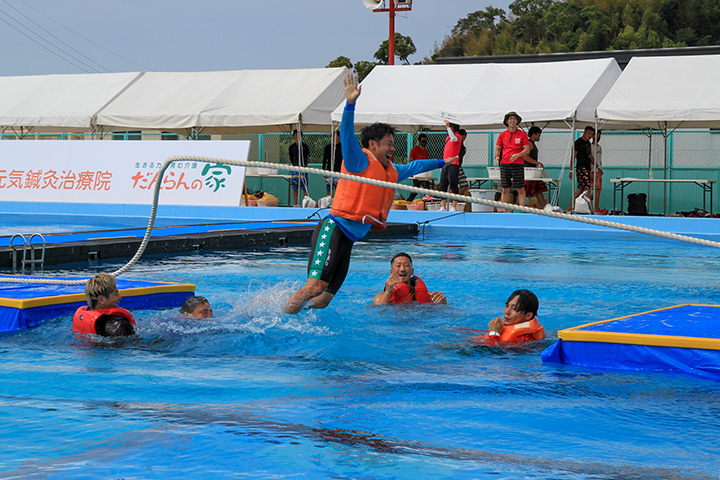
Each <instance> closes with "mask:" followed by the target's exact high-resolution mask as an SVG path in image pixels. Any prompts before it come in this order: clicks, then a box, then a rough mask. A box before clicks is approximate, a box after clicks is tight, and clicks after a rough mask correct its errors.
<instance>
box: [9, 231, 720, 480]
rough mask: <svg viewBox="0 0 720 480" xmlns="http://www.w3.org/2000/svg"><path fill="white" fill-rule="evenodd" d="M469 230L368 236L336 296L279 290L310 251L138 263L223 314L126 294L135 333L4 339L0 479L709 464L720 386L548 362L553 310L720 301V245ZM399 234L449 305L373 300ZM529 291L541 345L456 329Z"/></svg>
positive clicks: (583, 471)
mask: <svg viewBox="0 0 720 480" xmlns="http://www.w3.org/2000/svg"><path fill="white" fill-rule="evenodd" d="M465 232H466V231H462V230H461V229H458V230H457V233H453V234H450V235H432V236H431V235H428V236H425V237H423V236H418V237H416V238H410V239H405V240H395V241H388V240H383V241H372V242H362V243H358V244H357V245H356V247H355V250H354V255H353V263H352V266H351V272H350V275H349V276H348V279H347V281H346V284H345V286H344V287H343V289H342V290H341V291H340V292H339V294H338V295H337V297H336V298H335V300H334V301H333V302H332V303H331V305H330V307H329V308H328V309H325V310H321V311H305V312H302V313H300V314H298V315H294V316H290V315H285V314H283V313H281V310H280V305H281V304H282V300H283V299H284V298H286V296H287V294H288V293H289V292H290V291H292V290H293V289H294V288H295V287H297V286H298V285H299V282H300V281H301V279H302V278H303V274H304V272H305V265H306V261H307V252H308V249H307V248H275V249H266V250H259V251H244V252H221V253H212V252H205V253H202V254H193V255H184V256H173V257H165V258H145V259H143V260H142V261H141V262H140V264H139V265H138V266H137V267H135V268H134V269H133V270H131V272H130V273H128V274H127V275H126V277H127V278H132V279H139V280H164V281H175V282H189V283H195V284H196V285H197V294H198V295H204V296H206V297H208V298H209V299H210V300H211V302H212V304H213V308H214V310H215V313H216V316H217V317H218V318H217V319H216V320H215V321H213V322H202V323H200V322H193V321H189V320H182V319H178V318H177V317H176V316H175V315H174V313H173V312H169V311H165V312H149V311H143V312H135V313H136V314H137V315H136V317H137V318H139V325H140V328H139V335H138V336H137V338H132V339H123V340H116V341H112V342H103V343H92V342H89V341H87V340H86V339H79V338H76V337H75V336H74V335H73V334H72V332H71V331H70V321H69V319H58V320H55V321H51V322H49V323H47V324H45V325H43V326H41V327H39V328H35V329H32V330H28V331H24V332H21V333H17V334H13V335H7V336H5V337H2V338H0V412H2V415H0V432H2V433H3V438H4V439H5V441H4V442H2V443H1V444H0V471H2V472H4V473H3V474H2V475H1V476H4V477H12V478H39V477H43V478H52V479H63V478H73V479H75V478H121V477H122V478H200V477H202V478H204V479H214V478H268V477H274V478H324V477H331V478H373V479H385V478H461V479H463V478H468V479H469V478H481V479H511V478H513V479H514V478H526V479H550V478H552V479H580V478H583V479H584V478H593V479H597V478H600V479H623V480H625V479H649V478H673V479H675V478H708V479H710V478H712V479H716V478H717V477H718V473H719V469H720V467H718V462H717V459H718V453H720V452H719V450H720V447H718V442H717V436H718V431H720V395H719V394H720V384H718V383H717V382H712V381H709V380H704V379H699V378H692V377H685V376H680V375H669V374H662V373H657V374H645V373H623V372H608V371H593V370H588V369H581V368H576V367H568V366H558V365H544V364H543V363H542V362H541V359H540V352H541V351H542V349H543V348H544V347H545V346H547V345H549V344H550V343H551V342H552V341H554V340H555V339H556V338H557V331H558V330H560V329H562V328H567V327H570V326H574V325H578V324H580V323H585V322H588V321H592V320H602V319H607V318H614V317H617V316H620V315H624V314H630V313H637V312H642V311H646V310H650V309H653V308H657V307H663V306H670V305H676V304H681V303H690V302H693V303H715V304H717V303H720V276H718V275H717V272H718V270H720V259H719V258H718V255H717V251H716V250H713V249H710V248H706V247H698V246H694V245H688V244H681V243H677V242H672V241H668V240H662V239H656V238H650V237H645V236H640V235H634V234H626V233H616V232H608V233H598V232H563V233H553V232H543V231H534V232H533V233H532V234H530V235H529V236H522V235H517V234H511V233H509V232H511V231H510V230H500V229H486V230H482V231H481V232H480V233H477V234H472V235H468V234H467V233H465ZM401 250H402V251H406V252H408V253H410V254H411V255H412V256H413V258H414V266H415V269H416V273H417V274H418V275H419V276H421V277H423V278H424V280H425V281H426V283H427V284H428V286H429V288H430V289H431V290H435V289H438V290H442V291H443V292H444V293H446V294H447V296H448V298H449V300H450V303H451V305H450V306H446V307H443V306H415V307H406V306H401V307H371V306H369V304H370V302H371V299H372V297H373V295H374V294H375V293H377V291H379V290H380V289H381V288H382V285H383V282H384V280H385V278H386V277H387V275H388V273H389V256H391V255H392V254H393V253H396V252H397V251H401ZM116 266H118V265H116V264H103V265H102V267H101V268H102V269H105V270H110V269H113V268H114V267H116ZM93 271H96V270H88V273H92V272H93ZM517 288H530V289H531V290H533V291H534V292H535V293H536V294H537V295H538V297H539V299H540V311H539V318H540V320H541V322H542V323H543V325H544V326H545V329H546V332H547V334H548V338H547V339H546V341H543V342H539V343H538V344H536V345H533V346H529V347H526V348H516V349H511V350H504V349H500V348H487V347H482V346H475V345H473V344H471V343H469V342H468V341H467V338H468V337H469V336H470V334H469V333H468V332H467V331H464V330H462V329H459V328H457V327H461V328H462V327H465V328H484V327H485V326H486V324H487V322H488V321H489V320H490V319H491V318H492V317H494V316H496V315H498V314H500V313H501V309H502V306H503V304H504V301H505V300H506V298H507V296H508V295H509V294H510V292H512V291H513V290H515V289H517ZM121 305H122V303H121Z"/></svg>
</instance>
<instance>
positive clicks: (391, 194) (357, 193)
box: [330, 148, 398, 230]
mask: <svg viewBox="0 0 720 480" xmlns="http://www.w3.org/2000/svg"><path fill="white" fill-rule="evenodd" d="M363 152H365V154H366V155H367V157H368V167H367V168H366V169H365V170H363V171H362V172H360V173H352V172H348V171H347V170H346V169H345V162H343V165H342V169H341V170H340V171H341V172H342V173H347V174H349V175H356V176H358V177H365V178H372V179H375V180H383V181H386V182H392V183H397V180H398V172H397V169H396V168H395V165H393V164H392V162H388V166H387V168H385V167H383V166H382V163H380V161H379V160H378V159H376V158H375V156H374V155H373V154H372V153H370V150H368V149H367V148H363ZM394 198H395V190H394V189H392V188H386V187H380V186H377V185H370V184H369V183H360V182H353V181H352V180H346V179H344V178H341V179H340V180H339V181H338V186H337V190H336V191H335V198H333V203H332V209H331V210H330V215H333V216H338V217H342V218H347V219H348V220H355V221H356V222H362V223H372V227H371V228H372V229H373V230H385V220H387V216H388V212H389V211H390V207H391V206H392V203H393V199H394Z"/></svg>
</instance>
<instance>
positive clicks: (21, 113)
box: [0, 72, 142, 135]
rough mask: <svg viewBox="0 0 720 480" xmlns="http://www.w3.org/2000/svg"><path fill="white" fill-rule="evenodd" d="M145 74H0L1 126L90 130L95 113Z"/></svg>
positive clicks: (29, 129)
mask: <svg viewBox="0 0 720 480" xmlns="http://www.w3.org/2000/svg"><path fill="white" fill-rule="evenodd" d="M141 76H142V73H139V72H130V73H101V74H81V75H35V76H26V77H0V129H2V130H4V131H7V130H10V131H14V132H16V133H19V134H21V135H22V134H25V133H28V132H43V131H46V132H48V131H49V132H53V133H60V132H89V131H90V130H91V128H92V118H93V116H94V115H95V114H96V113H97V112H98V111H99V110H101V109H102V108H103V107H104V106H105V105H107V104H108V103H109V102H111V101H112V100H113V99H115V98H116V97H117V96H118V95H119V94H121V93H122V92H123V91H124V90H125V89H126V88H128V87H129V86H130V85H132V84H133V82H135V81H136V80H137V79H138V78H140V77H141Z"/></svg>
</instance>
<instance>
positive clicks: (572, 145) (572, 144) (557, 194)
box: [552, 112, 577, 210]
mask: <svg viewBox="0 0 720 480" xmlns="http://www.w3.org/2000/svg"><path fill="white" fill-rule="evenodd" d="M576 118H577V112H575V114H574V115H573V121H572V130H571V132H570V171H571V172H572V168H573V158H574V155H573V154H574V152H575V120H576ZM566 165H567V164H566V163H565V162H563V165H562V168H561V169H560V175H559V177H560V178H558V188H557V189H555V196H554V197H555V198H553V201H552V204H553V205H556V206H557V205H558V204H559V203H560V188H561V187H562V182H563V175H565V166H566ZM575 177H576V175H573V178H572V181H571V182H570V188H571V189H572V190H571V191H570V198H571V199H572V197H573V195H574V194H575V190H574V185H575V180H576V178H575ZM570 208H571V209H572V210H574V209H575V200H574V199H573V200H571V203H570Z"/></svg>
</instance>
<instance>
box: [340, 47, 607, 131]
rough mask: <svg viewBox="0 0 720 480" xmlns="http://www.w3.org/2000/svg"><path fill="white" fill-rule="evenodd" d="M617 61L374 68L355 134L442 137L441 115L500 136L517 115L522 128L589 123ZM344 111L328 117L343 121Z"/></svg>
mask: <svg viewBox="0 0 720 480" xmlns="http://www.w3.org/2000/svg"><path fill="white" fill-rule="evenodd" d="M620 73H621V71H620V67H618V65H617V62H616V61H615V59H614V58H606V59H597V60H581V61H569V62H552V63H534V64H527V63H526V64H470V65H412V66H378V67H375V68H374V69H373V71H372V72H371V73H370V75H368V76H367V78H366V79H365V80H364V81H363V83H362V94H361V96H360V98H359V99H358V103H357V107H356V111H355V124H356V125H357V126H363V125H369V124H372V123H374V122H385V123H389V124H391V125H393V126H394V127H396V128H399V129H405V130H415V129H426V130H429V129H433V128H434V129H436V130H437V129H441V128H444V127H443V119H442V117H441V112H445V113H449V114H451V115H452V116H454V117H457V118H458V119H459V123H460V124H461V125H462V126H463V128H466V129H467V128H475V129H478V128H505V127H504V125H503V124H502V120H503V117H504V116H505V114H506V113H507V112H509V111H516V112H517V113H518V114H520V116H521V117H522V119H523V123H525V124H538V125H540V126H542V127H545V126H551V127H566V126H567V125H568V124H571V123H572V120H573V118H576V120H577V121H580V122H587V123H594V122H595V116H594V114H595V108H596V107H597V105H598V104H599V103H600V101H601V100H602V99H603V97H604V96H605V94H606V93H607V92H608V91H609V90H610V87H611V86H612V85H613V83H615V81H616V80H617V78H618V77H619V76H620ZM343 108H344V103H343V104H342V105H340V106H339V107H338V108H336V109H335V111H334V112H333V113H332V119H333V120H334V121H338V122H339V121H340V120H341V119H342V111H343Z"/></svg>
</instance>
